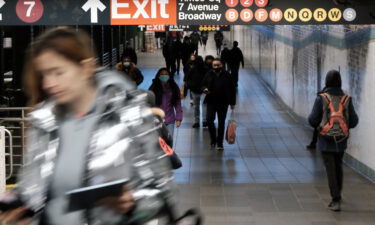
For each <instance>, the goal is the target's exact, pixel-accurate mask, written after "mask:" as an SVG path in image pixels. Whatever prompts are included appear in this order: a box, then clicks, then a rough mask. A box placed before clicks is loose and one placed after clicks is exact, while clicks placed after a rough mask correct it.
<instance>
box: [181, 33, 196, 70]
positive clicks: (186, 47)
mask: <svg viewBox="0 0 375 225" xmlns="http://www.w3.org/2000/svg"><path fill="white" fill-rule="evenodd" d="M191 54H193V52H192V47H191V43H190V38H189V36H185V37H184V41H183V43H182V46H181V59H182V65H183V68H184V69H185V65H186V63H187V62H188V61H189V57H190V55H191Z"/></svg>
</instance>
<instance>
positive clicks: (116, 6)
mask: <svg viewBox="0 0 375 225" xmlns="http://www.w3.org/2000/svg"><path fill="white" fill-rule="evenodd" d="M176 13H177V9H176V2H175V0H127V1H124V0H123V1H121V0H111V24H112V25H123V24H126V25H129V24H133V25H138V24H155V25H157V24H176V22H177V21H176Z"/></svg>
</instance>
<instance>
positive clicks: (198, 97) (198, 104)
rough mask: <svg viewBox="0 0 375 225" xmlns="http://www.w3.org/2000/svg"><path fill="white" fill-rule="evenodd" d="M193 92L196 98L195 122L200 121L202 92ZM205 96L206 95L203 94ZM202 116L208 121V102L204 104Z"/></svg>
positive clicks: (204, 120)
mask: <svg viewBox="0 0 375 225" xmlns="http://www.w3.org/2000/svg"><path fill="white" fill-rule="evenodd" d="M191 93H192V94H193V98H194V122H195V123H199V121H200V114H201V110H200V108H201V96H202V94H197V93H194V92H191ZM203 96H205V95H203ZM202 118H203V122H206V121H207V104H203V105H202Z"/></svg>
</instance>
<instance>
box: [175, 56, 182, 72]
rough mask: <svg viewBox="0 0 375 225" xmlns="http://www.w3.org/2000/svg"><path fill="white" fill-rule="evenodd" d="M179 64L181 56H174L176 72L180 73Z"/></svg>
mask: <svg viewBox="0 0 375 225" xmlns="http://www.w3.org/2000/svg"><path fill="white" fill-rule="evenodd" d="M180 64H181V58H180V57H177V58H176V65H177V67H176V69H177V74H180Z"/></svg>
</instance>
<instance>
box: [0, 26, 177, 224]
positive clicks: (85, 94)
mask: <svg viewBox="0 0 375 225" xmlns="http://www.w3.org/2000/svg"><path fill="white" fill-rule="evenodd" d="M91 43H92V41H91V40H90V38H89V36H88V35H87V34H86V33H84V32H83V31H80V30H78V31H77V30H76V29H73V28H55V29H52V30H49V31H47V32H45V33H44V34H42V35H41V36H40V37H38V38H37V39H36V41H35V42H33V43H32V44H31V46H30V48H29V49H28V51H27V57H26V65H25V68H27V69H26V70H25V77H24V78H25V80H24V81H25V82H24V84H25V85H26V86H25V90H26V92H27V94H28V96H29V97H30V98H29V100H30V102H29V105H30V107H31V108H32V111H31V112H30V114H29V116H28V121H29V125H30V126H29V127H30V128H29V130H28V135H27V138H28V140H27V151H26V155H25V160H26V161H25V164H24V166H23V168H22V171H21V173H20V175H19V176H18V183H17V188H16V189H13V190H12V191H10V192H8V193H6V194H4V195H5V196H8V197H9V196H10V197H12V198H14V199H18V200H19V201H20V202H21V203H22V205H23V206H22V207H20V208H17V209H14V210H8V211H5V212H4V211H3V212H1V213H0V223H1V224H48V225H66V224H69V225H82V224H97V225H106V224H119V223H120V224H127V223H128V222H129V220H133V219H135V221H134V222H135V223H137V224H145V223H146V222H147V221H148V219H152V217H153V216H154V215H156V214H155V212H159V211H161V210H162V209H164V208H165V207H164V206H165V204H163V202H165V199H164V197H162V196H169V195H170V194H171V193H170V192H169V191H166V190H170V188H171V186H170V184H169V182H168V181H169V180H170V179H171V176H170V175H168V173H167V172H166V171H168V167H167V166H164V165H167V164H165V163H168V164H169V162H168V159H163V158H162V157H161V156H163V155H164V154H163V153H162V152H161V151H160V150H159V149H158V142H157V137H158V133H157V131H156V130H155V129H154V127H155V125H154V122H153V116H152V115H151V113H150V109H149V108H148V107H147V106H146V99H145V96H143V95H138V94H137V93H138V92H137V90H136V89H135V87H134V86H133V85H132V83H131V82H128V81H127V80H126V79H124V78H123V77H122V76H121V75H120V74H118V73H117V72H115V71H109V70H103V69H99V68H98V67H97V65H96V63H95V58H96V57H97V54H96V53H95V50H94V49H95V48H93V47H92V45H91ZM125 93H126V94H125ZM135 112H136V113H135ZM130 131H131V132H130ZM145 162H148V163H145ZM143 171H149V173H148V175H147V176H142V174H143ZM124 179H129V181H130V182H129V183H128V184H127V185H125V186H123V190H122V191H120V193H118V195H114V196H112V197H110V196H108V197H106V198H104V199H101V200H99V201H97V202H92V207H90V208H85V209H82V210H77V209H76V208H78V207H80V206H77V205H75V204H74V202H73V203H72V202H70V203H69V198H68V196H67V195H66V193H67V192H68V191H71V190H74V189H77V188H84V187H89V186H93V185H103V184H104V183H107V182H114V181H119V180H124ZM145 192H147V193H149V194H151V195H149V194H147V195H144V194H143V193H145ZM160 192H161V193H160ZM152 193H158V194H152ZM134 196H137V197H134ZM8 199H9V198H8ZM69 204H72V205H71V206H72V207H70V206H69ZM78 209H80V208H78ZM28 211H33V212H34V215H32V213H30V214H29V213H28V214H25V213H26V212H28ZM125 214H126V215H127V216H126V217H124V215H125ZM139 215H143V216H144V217H143V216H141V217H140V216H139ZM23 216H28V218H24V217H23Z"/></svg>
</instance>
